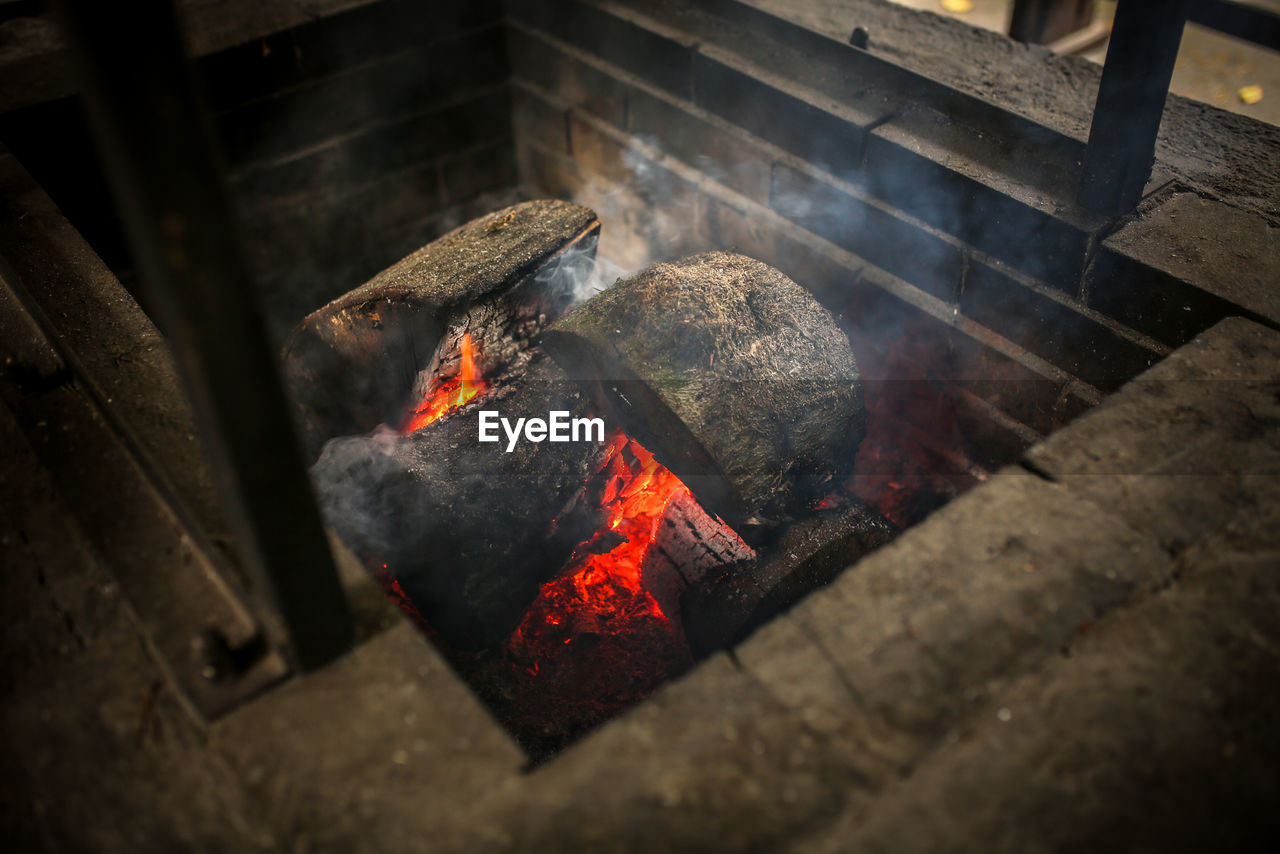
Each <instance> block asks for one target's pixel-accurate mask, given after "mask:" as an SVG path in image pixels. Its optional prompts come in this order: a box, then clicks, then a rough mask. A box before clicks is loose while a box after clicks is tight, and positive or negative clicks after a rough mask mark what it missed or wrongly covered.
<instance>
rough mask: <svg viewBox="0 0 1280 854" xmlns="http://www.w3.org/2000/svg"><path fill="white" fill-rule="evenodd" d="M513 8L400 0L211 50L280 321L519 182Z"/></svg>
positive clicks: (207, 63)
mask: <svg viewBox="0 0 1280 854" xmlns="http://www.w3.org/2000/svg"><path fill="white" fill-rule="evenodd" d="M502 15H503V10H502V8H501V5H500V3H498V2H497V0H478V2H472V3H466V4H456V3H429V4H422V3H410V2H403V0H387V1H386V2H379V3H369V4H363V5H358V6H356V7H355V8H351V9H348V10H346V11H343V12H340V13H338V14H334V15H332V16H329V17H323V18H318V19H316V20H314V21H312V22H309V23H306V24H302V25H301V26H297V27H294V28H292V29H290V30H286V31H283V32H279V33H276V34H274V35H271V36H268V37H266V38H263V39H260V40H257V41H253V42H249V43H247V44H243V45H240V46H238V47H233V48H230V49H227V50H223V51H220V52H218V53H214V54H211V55H209V56H207V57H204V58H203V59H202V60H201V61H200V71H201V73H202V75H203V77H204V78H205V81H206V84H207V88H208V91H209V94H210V100H211V102H212V103H211V106H212V108H213V111H214V122H215V126H216V128H217V131H218V134H219V136H220V137H221V139H222V141H223V143H224V148H225V150H226V153H227V156H228V160H229V166H230V168H231V188H232V192H233V194H234V196H235V198H236V200H237V202H238V203H239V205H240V209H241V212H242V214H243V217H244V222H245V225H246V232H247V242H248V244H249V248H250V251H251V253H252V258H253V261H254V263H255V265H256V268H257V272H258V275H259V277H260V279H261V281H262V283H263V288H264V295H265V297H266V301H267V308H268V313H269V315H270V318H271V320H272V322H273V325H274V326H275V327H276V329H277V331H278V332H280V333H282V334H283V333H284V332H285V331H287V330H288V329H289V328H291V327H292V325H293V324H294V323H296V322H297V320H298V319H300V318H301V317H302V316H303V315H305V314H306V313H307V312H309V311H311V310H312V309H314V308H316V307H318V306H319V305H322V304H323V303H324V302H326V301H328V300H329V299H332V298H333V297H335V296H337V295H339V294H341V293H343V292H345V291H347V290H349V289H350V288H352V287H355V286H357V285H359V284H360V283H362V282H363V281H364V280H365V279H367V278H368V277H369V276H370V275H372V274H373V273H375V272H377V271H378V270H379V269H382V268H383V267H385V266H387V265H388V264H391V263H393V262H394V261H396V260H398V259H399V258H401V257H403V256H404V255H405V254H407V253H409V252H411V251H413V250H414V249H416V248H417V247H418V246H420V245H422V244H423V243H425V242H426V241H428V240H430V239H431V238H433V237H435V236H437V235H438V234H439V233H440V232H441V231H443V230H446V229H448V228H450V227H452V226H453V225H455V224H458V223H459V222H461V221H464V220H465V219H466V218H469V217H470V216H472V215H475V213H477V212H479V208H483V207H490V206H498V205H499V204H501V203H502V201H503V200H504V198H505V197H503V198H498V199H496V200H490V199H489V196H490V195H491V194H494V193H499V194H501V193H503V192H504V191H505V192H508V193H509V192H510V190H511V188H513V187H514V186H515V184H516V170H515V158H514V148H513V145H512V134H511V105H510V95H509V88H508V85H507V78H508V66H507V61H506V43H505V39H504V37H503V27H502ZM478 198H483V199H484V200H483V201H480V202H477V199H478Z"/></svg>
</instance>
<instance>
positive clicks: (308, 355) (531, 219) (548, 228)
mask: <svg viewBox="0 0 1280 854" xmlns="http://www.w3.org/2000/svg"><path fill="white" fill-rule="evenodd" d="M599 230H600V224H599V222H598V221H597V219H596V215H595V214H594V213H593V212H592V211H590V210H588V209H587V208H584V207H580V206H578V205H575V204H571V203H569V202H561V201H533V202H525V203H523V204H519V205H515V206H513V207H509V208H506V209H504V210H500V211H497V212H496V213H493V214H489V215H488V216H484V217H480V218H478V219H475V220H472V221H471V222H468V223H466V224H465V225H463V226H460V227H459V228H456V229H454V230H453V231H451V232H449V233H448V234H446V235H444V236H442V237H440V238H439V239H437V240H435V241H433V242H431V243H429V244H427V245H426V246H424V247H423V248H421V249H419V250H418V251H417V252H415V253H413V254H412V255H409V256H408V257H406V258H405V259H403V260H402V261H400V262H398V263H397V264H394V265H393V266H391V267H388V268H387V269H386V270H384V271H382V272H381V273H379V274H378V275H376V276H374V277H373V278H372V279H370V280H369V281H368V282H367V283H365V284H364V285H362V286H361V287H359V288H356V289H355V290H353V291H350V292H348V293H347V294H345V295H344V296H342V297H339V298H338V299H336V300H334V301H333V302H331V303H329V304H328V305H326V306H324V307H323V308H321V309H319V310H317V311H315V312H313V313H312V314H310V315H308V316H307V317H306V318H305V319H304V320H303V321H302V323H301V324H300V325H299V326H298V327H297V328H296V329H295V330H294V332H293V334H292V335H291V336H290V337H289V340H288V341H287V342H286V345H285V349H284V373H285V381H286V383H287V385H288V388H289V391H290V395H291V398H292V400H293V401H294V405H295V406H296V408H297V410H298V412H299V421H300V423H301V424H302V425H303V426H304V438H305V441H306V445H307V447H308V449H309V451H310V452H311V455H312V456H313V457H314V456H315V455H316V454H317V453H318V452H319V450H320V447H321V446H322V445H323V444H324V442H325V441H327V440H328V439H331V438H333V437H335V436H350V435H355V434H360V433H367V432H369V431H370V430H372V429H373V428H374V427H376V426H377V425H378V424H382V423H391V424H396V423H398V419H399V418H400V417H401V416H402V414H403V412H404V409H405V407H406V404H407V402H408V400H409V398H410V393H411V392H410V390H411V388H412V387H413V386H414V382H415V377H417V376H418V375H419V373H420V372H421V371H422V370H423V369H424V368H425V367H427V361H428V359H430V357H431V355H432V354H433V353H435V352H437V351H438V349H440V348H439V347H438V345H439V343H440V341H441V337H442V335H444V334H446V333H447V332H450V331H453V332H454V333H455V335H456V336H460V335H461V334H462V332H469V333H470V334H471V335H472V337H473V338H474V339H476V342H477V344H478V345H479V347H478V349H479V351H480V352H481V353H482V354H484V358H485V360H486V362H485V364H484V365H483V366H482V368H481V370H482V371H483V372H485V373H489V372H490V371H491V370H492V369H493V368H495V367H497V366H498V365H504V364H506V363H508V362H511V361H513V360H516V359H518V358H519V356H520V354H521V353H523V352H524V350H525V349H526V348H527V344H528V341H529V340H530V339H531V338H532V336H533V335H534V334H536V332H537V331H538V330H539V329H541V327H542V326H543V325H544V324H546V323H548V322H550V321H551V320H554V319H555V318H556V317H558V316H559V315H560V314H561V313H562V312H563V311H564V310H565V309H566V308H568V306H569V305H570V304H571V302H572V299H573V297H574V286H575V284H576V280H577V279H579V278H581V273H582V272H583V268H584V267H585V268H586V269H589V268H590V265H591V263H593V259H594V256H595V242H596V238H597V236H598V234H599ZM459 330H461V331H459Z"/></svg>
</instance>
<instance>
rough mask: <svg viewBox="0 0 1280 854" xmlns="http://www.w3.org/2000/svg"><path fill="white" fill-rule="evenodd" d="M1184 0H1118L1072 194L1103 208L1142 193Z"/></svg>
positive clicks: (1123, 205)
mask: <svg viewBox="0 0 1280 854" xmlns="http://www.w3.org/2000/svg"><path fill="white" fill-rule="evenodd" d="M1191 3H1192V0H1120V2H1119V3H1118V4H1117V5H1116V17H1115V23H1114V25H1113V27H1112V30H1111V43H1110V44H1109V45H1108V46H1107V60H1106V64H1105V65H1104V66H1103V69H1102V83H1101V84H1100V85H1099V87H1098V100H1097V103H1096V104H1095V106H1094V109H1093V126H1092V128H1091V129H1090V131H1089V148H1088V151H1087V152H1086V153H1085V161H1084V175H1083V179H1082V181H1081V185H1080V195H1079V202H1080V204H1081V205H1082V206H1083V207H1086V208H1088V209H1090V210H1095V211H1100V212H1103V213H1113V214H1114V213H1120V212H1122V211H1126V210H1129V209H1131V208H1132V207H1133V206H1134V205H1136V204H1137V203H1138V200H1139V199H1141V198H1142V190H1143V188H1144V187H1145V186H1146V183H1147V179H1148V178H1150V177H1151V164H1152V163H1153V162H1154V161H1155V152H1156V134H1157V133H1159V131H1160V119H1161V117H1162V116H1163V115H1164V103H1165V99H1166V98H1167V97H1168V95H1169V81H1170V80H1172V79H1173V64H1174V61H1175V60H1176V59H1177V58H1178V46H1179V45H1180V44H1181V42H1182V30H1183V27H1184V26H1185V24H1186V22H1187V13H1188V12H1190V10H1191Z"/></svg>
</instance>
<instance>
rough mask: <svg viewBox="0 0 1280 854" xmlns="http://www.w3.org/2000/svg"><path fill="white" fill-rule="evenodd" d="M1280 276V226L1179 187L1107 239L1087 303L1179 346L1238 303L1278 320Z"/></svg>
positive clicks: (1234, 311)
mask: <svg viewBox="0 0 1280 854" xmlns="http://www.w3.org/2000/svg"><path fill="white" fill-rule="evenodd" d="M1278 279H1280V228H1277V227H1275V226H1273V225H1271V224H1269V223H1268V222H1267V221H1266V220H1264V219H1262V218H1261V217H1258V216H1255V215H1253V214H1250V213H1245V212H1244V211H1240V210H1237V209H1235V208H1232V207H1229V206H1228V205H1225V204H1223V203H1221V202H1217V201H1213V200H1212V199H1205V198H1201V197H1200V196H1198V195H1196V194H1195V193H1188V192H1176V193H1174V194H1172V195H1171V196H1170V197H1169V198H1167V199H1165V200H1164V201H1163V202H1161V203H1160V204H1159V205H1158V206H1156V207H1155V208H1154V209H1152V210H1148V211H1144V212H1142V213H1140V214H1139V215H1137V216H1136V217H1134V218H1133V219H1131V220H1130V221H1128V222H1127V223H1125V224H1124V225H1123V226H1122V227H1121V228H1120V229H1119V230H1118V231H1116V232H1115V233H1114V234H1112V235H1111V236H1109V237H1107V238H1106V240H1104V241H1103V243H1102V247H1101V250H1100V252H1099V255H1098V259H1097V261H1096V263H1095V265H1094V268H1093V270H1092V271H1091V274H1090V277H1089V284H1088V292H1089V304H1090V305H1092V306H1094V307H1095V308H1097V309H1098V310H1099V311H1103V312H1106V313H1107V314H1109V315H1111V316H1113V317H1116V318H1118V319H1120V320H1121V321H1122V322H1124V323H1127V324H1129V325H1130V326H1132V327H1134V328H1135V329H1141V330H1143V331H1144V332H1146V333H1147V334H1149V335H1151V336H1153V337H1155V338H1157V339H1159V340H1161V341H1163V342H1165V343H1166V344H1171V345H1173V346H1178V345H1180V344H1182V343H1184V342H1185V341H1187V340H1189V339H1190V338H1191V337H1192V336H1194V335H1196V334H1197V333H1199V332H1201V331H1203V330H1204V329H1206V328H1208V327H1209V326H1210V325H1211V324H1213V323H1215V322H1216V321H1218V320H1220V319H1221V318H1223V317H1228V316H1230V315H1232V314H1239V313H1240V310H1241V309H1243V310H1244V312H1246V313H1249V314H1251V315H1252V316H1253V317H1254V318H1255V319H1259V320H1263V321H1265V322H1268V323H1270V324H1272V325H1275V326H1280V291H1277V289H1276V282H1277V280H1278ZM1236 306H1239V309H1237V308H1236Z"/></svg>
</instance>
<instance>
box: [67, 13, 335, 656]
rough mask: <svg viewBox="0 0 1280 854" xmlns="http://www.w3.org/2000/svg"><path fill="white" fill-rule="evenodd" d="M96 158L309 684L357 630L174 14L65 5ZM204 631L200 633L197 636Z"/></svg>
mask: <svg viewBox="0 0 1280 854" xmlns="http://www.w3.org/2000/svg"><path fill="white" fill-rule="evenodd" d="M52 5H53V6H54V7H55V11H56V12H57V13H58V14H59V17H60V20H61V24H62V27H63V30H64V32H65V34H66V36H67V41H68V43H69V44H70V45H71V48H72V52H73V54H74V55H75V57H76V60H77V62H78V64H79V66H80V69H79V70H80V71H81V72H82V80H83V83H84V91H83V94H84V100H85V105H86V107H87V110H88V114H89V119H90V125H91V127H92V129H93V132H94V136H95V139H96V142H97V146H98V151H99V154H100V156H101V158H102V160H103V165H104V167H105V169H106V173H107V178H108V181H109V182H110V185H111V188H112V191H113V195H114V197H115V201H116V205H117V208H118V210H119V212H120V215H121V219H122V221H123V224H124V228H125V233H126V235H127V237H128V238H129V243H130V247H131V249H132V251H133V254H134V259H135V261H136V263H137V265H138V268H139V272H140V273H141V276H140V278H141V284H142V286H143V293H142V296H143V297H144V299H145V302H146V304H147V308H148V310H149V311H150V312H152V313H153V315H154V319H155V320H156V322H157V325H159V326H160V329H161V331H162V332H164V334H165V337H166V338H167V340H168V341H169V343H170V345H171V346H172V348H173V353H174V358H175V359H176V361H177V364H178V368H179V371H180V372H181V374H182V376H183V379H184V381H185V382H186V384H187V388H188V392H189V394H190V396H191V401H192V405H193V407H194V409H195V413H196V418H197V422H198V423H199V425H200V428H201V432H202V433H203V435H204V438H205V440H206V442H207V444H208V446H209V449H210V452H211V454H212V456H213V463H214V469H215V471H216V472H217V474H218V475H219V486H220V487H221V488H222V491H223V498H224V502H225V503H226V504H227V509H228V515H229V516H230V517H231V521H232V524H233V525H234V526H235V530H236V534H237V539H238V542H237V545H238V547H239V548H238V553H239V555H240V557H241V559H242V560H243V562H244V563H245V565H246V568H247V569H248V570H249V572H250V576H251V580H252V581H253V582H254V583H255V588H258V590H259V592H260V593H262V592H265V594H266V596H265V598H266V599H267V601H268V602H269V603H272V604H274V607H275V610H274V613H273V612H272V610H271V609H270V608H263V609H260V610H261V611H262V612H263V613H262V616H263V619H264V627H265V629H266V631H267V633H268V637H269V639H270V640H271V641H272V642H273V643H275V644H278V645H285V646H286V648H288V649H291V651H292V658H293V660H294V662H295V663H296V664H297V665H298V666H300V667H301V668H303V669H311V668H314V667H318V666H320V665H322V664H324V663H325V662H327V661H329V660H331V659H332V658H334V657H335V656H337V655H339V654H341V653H342V652H343V651H344V650H346V649H347V648H349V647H350V645H351V640H352V628H351V619H350V614H349V611H348V609H347V604H346V600H345V597H344V596H343V593H342V588H341V585H340V583H339V581H338V576H337V572H336V570H335V569H334V565H333V559H332V556H331V555H330V553H329V548H328V543H327V541H326V538H325V533H324V527H323V525H322V524H321V521H320V516H319V513H318V511H317V509H316V505H315V500H314V497H313V495H312V493H311V489H310V484H309V483H308V481H307V476H306V469H305V467H304V465H303V461H302V455H301V451H300V448H299V445H298V442H297V438H296V435H295V433H294V428H293V425H292V422H291V421H290V413H289V408H288V404H287V401H286V399H285V396H284V392H283V389H282V386H281V383H280V379H279V373H278V367H277V359H276V355H275V352H274V347H273V346H272V344H271V342H270V340H269V337H268V334H267V330H266V326H265V323H264V321H263V319H262V315H261V313H260V311H259V310H258V306H257V294H256V292H255V290H254V287H253V284H252V280H251V277H250V274H249V269H248V265H247V263H246V261H245V258H244V255H243V253H242V250H241V247H240V245H239V240H238V235H237V232H236V228H235V223H234V220H233V217H232V214H231V207H230V204H229V202H228V199H227V196H226V191H225V187H224V186H223V183H222V169H221V168H220V163H219V160H218V158H217V156H216V155H215V153H214V148H213V145H212V143H211V140H210V138H209V135H208V133H207V129H206V127H205V117H206V115H207V114H206V113H205V112H204V111H202V110H201V109H200V107H199V103H200V102H199V100H198V99H197V97H196V96H197V90H196V87H195V85H194V83H193V78H192V75H191V73H190V68H189V66H188V60H187V57H186V55H185V53H184V51H183V47H182V36H181V32H180V30H179V27H178V21H177V18H176V16H175V12H174V9H173V6H172V4H171V3H170V2H169V0H138V2H134V3H131V4H128V5H127V6H121V5H119V4H116V3H103V2H101V0H54V2H53V4H52ZM192 628H193V630H198V629H199V628H200V627H194V626H193V627H192Z"/></svg>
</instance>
